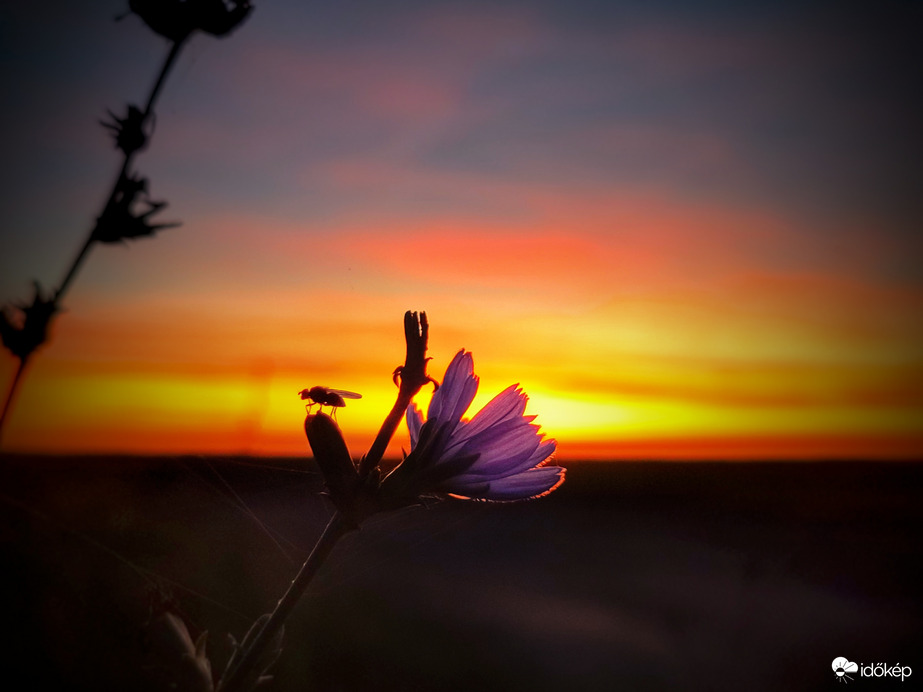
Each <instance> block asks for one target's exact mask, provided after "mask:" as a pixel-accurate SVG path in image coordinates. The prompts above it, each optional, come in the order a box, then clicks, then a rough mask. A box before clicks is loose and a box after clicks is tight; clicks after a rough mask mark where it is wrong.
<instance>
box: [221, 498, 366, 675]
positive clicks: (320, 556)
mask: <svg viewBox="0 0 923 692" xmlns="http://www.w3.org/2000/svg"><path fill="white" fill-rule="evenodd" d="M352 528H354V527H353V525H351V524H350V523H349V522H348V521H346V520H345V519H344V517H343V515H342V514H341V513H340V512H339V511H337V512H334V514H333V516H332V517H330V521H329V522H328V523H327V526H326V528H324V532H323V533H322V534H321V535H320V538H318V539H317V543H316V544H315V545H314V549H313V550H312V551H311V554H310V555H308V558H307V559H306V560H305V561H304V564H303V565H302V566H301V570H299V572H298V574H297V575H296V576H295V578H294V579H293V580H292V583H291V584H290V585H289V587H288V590H287V591H286V592H285V594H284V595H283V596H282V598H281V599H279V602H278V603H277V604H276V609H275V610H274V611H273V612H272V614H271V615H270V617H269V620H267V621H266V624H265V625H263V629H261V630H260V632H259V634H257V635H256V637H255V638H254V639H253V642H252V643H251V644H250V645H249V646H248V647H247V649H246V651H244V652H243V653H242V654H241V655H240V657H239V658H238V659H237V662H236V664H235V665H234V666H233V667H232V668H231V669H230V670H228V672H227V673H226V674H225V675H224V677H222V679H221V682H220V683H219V685H218V692H242V691H243V689H244V688H242V687H241V685H242V684H244V681H245V680H246V679H247V677H248V676H249V675H250V674H251V673H252V672H253V667H254V666H255V665H256V663H257V662H258V661H259V659H260V656H261V655H262V653H263V651H264V649H265V648H266V647H267V646H268V645H269V644H270V643H271V642H272V640H273V638H274V637H275V635H276V633H277V632H278V631H279V630H280V628H281V627H282V625H283V624H285V621H286V620H287V619H288V616H289V615H291V613H292V611H293V610H294V609H295V605H296V604H297V603H298V601H299V599H300V598H301V597H302V596H303V595H304V592H305V590H306V589H307V588H308V584H310V583H311V580H312V579H313V578H314V575H315V574H317V571H318V570H319V569H320V566H321V565H322V564H323V562H324V560H326V559H327V556H328V555H330V551H331V550H333V547H334V546H335V545H336V543H337V541H339V540H340V538H342V537H343V536H344V535H345V534H346V533H348V532H349V531H350V530H352Z"/></svg>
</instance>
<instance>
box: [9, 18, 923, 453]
mask: <svg viewBox="0 0 923 692" xmlns="http://www.w3.org/2000/svg"><path fill="white" fill-rule="evenodd" d="M127 4H128V3H127V0H114V1H109V0H96V1H94V2H81V3H72V2H63V1H59V2H42V3H5V4H4V5H3V7H2V9H0V88H2V93H3V95H4V96H3V100H4V105H3V108H2V109H0V118H2V129H0V143H2V148H0V151H2V156H3V174H2V175H3V178H2V186H0V195H2V202H3V207H2V208H3V226H2V230H0V233H2V236H0V239H2V245H0V302H3V303H10V302H19V301H26V300H29V299H31V295H32V288H31V281H32V280H33V279H38V280H39V281H40V282H41V283H42V284H43V285H44V286H45V287H46V288H48V289H51V288H54V287H56V286H57V285H58V284H59V283H60V281H61V279H62V278H63V274H64V272H65V271H66V269H67V266H68V264H69V262H70V261H71V259H72V257H73V256H74V254H75V253H76V252H77V250H78V249H79V247H80V245H81V243H82V242H83V239H84V237H85V235H86V233H87V232H88V230H89V229H90V228H91V226H92V223H93V219H94V218H95V216H96V215H97V214H98V213H99V210H100V205H101V204H102V202H103V201H104V200H105V197H106V195H107V193H108V190H109V187H110V186H111V184H112V180H113V178H114V176H115V174H116V172H117V168H118V165H119V162H120V158H119V153H118V152H117V151H116V150H115V149H114V148H113V146H112V143H111V140H110V138H109V136H108V134H107V133H106V132H105V131H104V130H103V128H102V127H100V126H99V124H98V121H99V120H100V119H102V118H104V117H105V114H106V109H107V108H109V109H111V110H113V111H115V112H116V113H119V114H121V113H123V112H124V108H125V103H126V102H134V103H139V104H140V103H141V102H142V101H143V99H144V98H145V97H146V94H147V92H148V89H149V88H150V85H151V82H152V80H153V77H154V75H155V73H156V71H157V69H158V68H159V65H160V63H161V61H162V60H163V58H164V56H165V55H166V52H167V49H168V44H167V43H166V41H165V40H164V39H162V38H160V37H159V36H157V35H155V34H153V33H152V32H151V31H150V30H148V29H147V27H145V26H144V25H143V23H142V22H141V21H140V19H139V18H138V17H136V16H133V15H130V16H127V17H125V18H124V19H122V20H121V21H119V22H116V21H113V18H114V17H115V16H116V15H118V14H120V13H122V12H123V11H124V10H125V9H127ZM254 4H255V9H254V11H253V13H252V15H251V17H250V18H249V20H248V21H247V22H246V23H245V24H244V25H243V26H241V27H240V29H239V30H238V31H237V32H236V33H234V34H233V35H231V36H229V37H227V38H225V39H216V38H213V37H211V36H206V35H197V36H196V37H194V38H193V40H192V41H191V42H190V43H189V44H188V45H186V46H185V47H184V49H183V52H182V53H181V55H180V58H179V62H178V63H177V65H176V68H175V69H174V71H173V72H172V73H171V75H170V76H169V79H168V81H167V83H166V85H165V88H164V91H163V93H162V95H161V98H160V100H159V102H158V106H157V108H156V114H157V119H156V128H155V131H154V135H153V139H152V142H151V144H150V146H149V148H148V149H147V150H146V151H144V152H142V153H141V154H139V155H138V157H137V159H136V161H137V164H136V166H135V169H136V171H137V172H138V173H140V174H142V175H144V176H146V177H148V178H149V179H150V192H151V196H152V198H154V199H163V200H167V201H168V202H169V207H168V208H167V209H165V210H164V211H162V212H161V213H160V214H159V219H160V220H162V221H174V220H179V221H182V224H183V225H182V226H181V227H179V228H174V229H169V230H165V231H163V232H161V233H160V234H159V235H158V236H157V237H156V238H153V239H140V240H137V241H135V242H132V243H131V244H126V245H124V246H97V247H95V248H94V249H93V251H92V253H91V255H90V257H89V258H88V260H87V262H86V263H85V265H84V266H83V268H82V269H81V272H80V274H79V275H78V276H77V278H76V280H75V282H74V284H73V286H72V288H71V289H70V290H69V292H68V294H67V296H66V299H65V308H66V311H65V312H64V313H63V314H61V315H60V316H59V317H58V318H57V320H56V321H55V322H54V324H53V330H52V339H51V342H50V344H48V345H47V346H45V347H44V348H43V349H42V350H41V351H40V352H39V353H38V354H36V356H35V357H34V358H33V359H32V361H31V362H30V364H29V369H28V372H27V374H26V378H25V380H24V383H23V386H22V389H21V392H20V395H19V397H18V399H17V401H16V406H15V408H14V410H13V413H12V414H11V417H10V419H9V420H8V424H7V428H6V429H5V430H4V431H3V440H2V447H3V449H4V450H8V451H19V452H55V453H57V452H78V453H84V452H88V453H89V452H138V453H189V452H191V453H221V454H225V453H233V454H236V453H246V454H285V455H297V454H304V453H307V445H306V442H305V439H304V433H303V430H302V421H303V418H304V406H303V403H302V402H301V401H300V400H299V398H298V396H297V394H296V392H298V391H299V390H300V389H302V388H304V387H308V386H311V385H315V384H324V385H328V386H332V387H338V388H343V389H349V390H354V391H357V392H361V393H362V394H363V398H362V399H361V400H360V401H353V402H349V405H348V406H347V407H346V408H345V409H342V410H341V411H340V412H339V413H338V420H339V422H340V425H341V427H342V428H343V430H344V434H345V435H346V439H347V442H348V444H349V446H350V449H351V451H352V453H353V454H355V455H357V456H358V455H360V454H362V453H363V452H364V451H366V449H367V447H368V445H369V443H370V442H371V439H372V437H373V436H374V433H375V431H376V429H377V426H378V425H379V424H380V422H381V420H382V419H383V418H384V416H385V414H386V413H387V411H388V409H389V408H390V406H391V404H392V403H393V398H394V395H395V388H394V385H393V384H392V382H391V372H392V370H393V369H394V367H395V366H397V365H398V364H400V363H401V362H402V360H403V349H404V346H403V334H402V316H403V313H404V311H405V310H408V309H410V310H425V311H426V312H427V314H428V316H429V320H430V325H431V336H430V351H429V354H430V355H431V356H432V358H433V359H432V361H431V362H430V368H431V374H433V375H435V376H436V377H437V378H440V377H441V376H442V374H443V372H444V370H445V367H446V365H447V364H448V363H449V361H450V360H451V358H452V356H453V355H454V354H455V352H456V351H457V350H458V349H460V348H466V349H468V350H470V351H472V352H473V353H474V359H475V370H476V372H477V373H478V374H479V375H480V376H481V391H480V393H479V395H478V398H477V399H476V401H475V407H479V406H481V405H483V404H484V403H486V402H487V401H488V400H489V398H490V397H491V396H492V395H493V394H496V393H498V392H499V391H501V390H502V389H504V388H505V387H506V386H507V385H509V384H511V383H513V382H519V383H520V384H521V385H522V386H523V388H524V389H525V391H526V392H527V393H528V394H529V395H530V403H529V410H528V411H529V412H530V413H534V414H537V415H538V418H537V421H536V422H537V423H541V424H542V426H543V430H544V431H545V432H547V434H548V435H550V436H553V437H555V438H556V439H557V440H558V442H559V455H560V457H561V459H562V460H565V461H566V460H568V459H577V458H588V457H594V458H646V459H661V458H748V459H763V458H780V457H781V458H801V457H810V458H815V457H861V458H907V457H923V271H921V266H923V134H921V127H920V123H921V122H923V90H921V84H923V48H921V46H923V3H920V2H914V1H911V0H894V1H889V0H885V1H881V2H862V3H860V2H840V1H830V2H817V3H810V4H807V3H778V2H768V1H767V2H743V3H736V4H728V3H717V2H714V3H712V2H706V3H686V2H658V1H656V0H654V1H648V2H641V1H638V2H620V1H612V2H601V1H596V0H521V1H514V0H511V1H500V2H497V1H492V2H471V1H461V0H459V1H458V2H449V1H443V0H427V1H425V2H424V1H422V0H402V1H397V0H392V1H389V2H385V1H377V2H376V1H374V0H366V1H364V2H358V1H349V0H346V1H341V2H336V3H315V2H306V1H304V0H254ZM16 364H17V361H16V360H15V359H14V358H13V357H12V356H11V355H10V354H9V353H8V352H6V351H4V352H3V353H2V355H0V386H2V392H3V393H4V394H5V392H6V389H7V387H8V386H9V382H10V381H11V379H12V376H13V373H14V372H15V369H16ZM426 398H427V397H426V396H422V397H421V398H420V403H422V404H425V402H426ZM407 444H408V438H407V434H406V430H404V429H402V430H401V432H400V434H399V436H398V437H397V438H396V439H395V442H394V444H393V446H392V452H393V453H395V454H397V453H399V450H400V448H401V446H404V447H405V448H406V446H407Z"/></svg>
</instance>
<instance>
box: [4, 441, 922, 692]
mask: <svg viewBox="0 0 923 692" xmlns="http://www.w3.org/2000/svg"><path fill="white" fill-rule="evenodd" d="M0 480H2V486H0V487H2V490H0V498H2V502H0V513H2V519H0V536H2V544H0V545H2V555H3V564H4V570H3V581H2V586H3V587H4V588H3V589H2V593H3V594H4V600H5V601H6V603H5V607H4V612H5V613H6V615H7V619H6V627H7V634H8V636H7V640H8V643H7V644H6V645H5V647H3V649H2V650H3V652H4V653H3V655H4V658H5V659H6V660H5V663H6V669H7V670H8V671H11V672H12V671H17V672H20V673H21V674H22V675H24V676H25V678H26V679H27V680H29V684H28V685H27V687H26V688H27V689H39V688H48V689H62V690H63V689H67V690H78V689H87V690H90V689H92V690H109V689H112V690H125V689H134V690H155V689H166V688H165V687H164V686H163V677H162V675H161V673H162V672H163V671H162V669H161V668H160V667H159V663H158V662H157V661H156V660H155V659H154V658H153V657H152V653H151V642H150V641H148V639H147V638H146V635H145V632H144V629H143V623H144V621H145V619H146V617H147V615H148V608H149V602H150V595H151V592H152V584H154V583H156V584H158V585H159V589H160V591H161V592H165V593H167V594H169V595H171V596H172V597H173V598H174V600H175V602H176V603H177V604H178V605H179V607H180V608H181V610H182V614H183V616H184V617H185V618H186V620H187V622H188V624H189V628H190V630H191V631H192V635H193V637H195V636H196V635H197V634H198V633H199V632H200V631H201V630H203V629H208V630H209V632H210V634H209V644H208V653H209V655H210V656H211V657H212V659H213V665H214V666H215V667H216V668H218V669H219V670H220V669H222V668H223V665H224V661H225V660H226V657H227V655H228V653H229V645H228V643H227V640H226V634H227V633H228V632H231V633H233V634H234V635H235V636H236V637H238V638H240V637H241V636H242V635H243V633H244V632H245V631H246V629H247V627H248V626H249V624H250V623H251V622H252V621H253V619H254V618H256V617H257V616H258V615H259V614H261V613H263V612H267V611H269V610H271V609H272V607H273V605H274V604H275V601H276V600H277V599H278V598H279V596H280V595H281V594H282V592H283V590H284V589H285V587H286V586H287V584H288V582H289V580H290V579H291V578H292V577H293V576H294V574H295V572H296V571H297V569H298V565H300V563H301V561H302V560H303V558H304V556H305V554H306V552H307V551H308V550H309V549H310V547H311V545H312V544H313V542H314V540H315V539H316V537H317V535H318V534H319V532H320V531H321V529H322V528H323V525H324V522H325V521H326V519H327V517H328V516H329V513H330V511H331V510H330V505H329V503H328V501H327V500H326V499H325V498H322V497H319V496H318V492H319V491H320V478H319V476H318V474H317V473H316V471H315V469H314V467H313V462H311V461H310V460H258V459H257V460H252V459H243V460H242V459H228V458H224V459H222V458H208V459H206V458H170V459H154V458H152V459H140V458H89V457H88V458H73V459H66V458H41V457H39V458H17V457H8V458H7V459H6V463H5V464H4V466H3V468H2V471H0ZM238 498H239V499H242V500H243V501H244V502H245V503H246V506H247V507H249V508H250V510H252V511H253V512H254V513H255V514H256V515H257V516H258V517H259V518H260V519H261V520H262V521H263V522H264V523H265V525H266V526H267V527H269V528H268V530H269V531H270V532H271V533H272V534H273V537H272V538H270V535H269V534H267V532H266V531H264V530H263V529H261V528H260V526H259V525H258V524H257V523H256V522H255V521H254V520H253V518H251V517H250V516H248V515H247V514H246V513H245V512H244V511H243V510H241V509H240V508H239V507H238V506H237V505H236V504H235V503H236V502H237V499H238ZM921 519H923V464H915V463H900V464H884V463H833V462H829V463H766V464H756V463H751V464H732V463H715V464H711V463H709V464H704V463H703V464H694V463H678V464H676V463H583V464H576V465H574V464H572V465H570V467H569V470H568V479H567V482H566V483H565V484H564V485H563V486H562V488H561V489H560V490H558V491H557V492H556V493H554V494H552V495H551V496H549V497H547V498H543V499H541V500H538V501H535V502H530V503H524V504H513V505H485V504H474V503H462V502H449V503H444V504H441V505H438V506H435V507H432V508H414V509H409V510H402V511H399V512H397V513H394V514H391V515H381V516H377V517H375V518H373V519H371V520H369V521H368V523H367V524H366V525H364V526H363V528H362V529H361V530H360V531H358V532H355V533H353V534H351V535H349V536H347V537H346V538H345V539H343V540H342V541H341V543H340V544H339V545H338V546H337V547H336V549H335V550H334V552H333V555H332V557H331V558H330V560H329V561H328V562H327V564H326V565H325V566H324V568H323V570H322V571H321V573H320V575H319V576H318V578H317V579H316V581H315V582H314V583H313V584H312V586H311V588H310V589H309V592H308V594H307V596H306V597H305V599H304V600H303V601H302V602H301V603H300V604H299V606H298V608H297V611H296V613H295V615H294V617H293V618H292V620H291V621H290V622H289V624H288V626H287V633H286V641H285V647H284V650H283V653H282V657H281V659H280V660H279V662H278V664H277V666H276V668H275V672H276V674H277V678H276V681H275V683H274V685H273V686H271V687H269V688H268V689H270V690H286V691H287V690H315V691H320V690H384V691H390V690H511V689H529V690H565V689H566V690H612V689H626V690H660V689H696V690H723V689H728V690H739V689H747V690H782V689H785V690H800V689H805V690H814V689H827V688H828V687H832V686H833V685H834V684H835V683H836V678H835V676H834V674H833V672H832V670H831V667H830V664H831V661H832V660H833V659H834V658H836V657H838V656H845V657H847V658H849V659H850V660H852V661H859V662H863V661H864V662H872V661H874V662H889V663H891V664H897V663H901V664H902V665H909V666H911V668H913V669H914V671H915V672H914V676H916V675H920V676H923V655H921V654H920V651H921V648H920V644H921V643H923V637H921V634H923V630H921V626H920V625H921V610H923V609H921V606H923V599H921V596H920V587H919V584H920V583H921V577H923V568H921V565H923V559H921V558H923V546H921V543H920V540H919V536H920V528H921V526H923V521H921ZM277 542H278V545H277ZM279 545H281V546H282V547H281V548H280V547H279ZM283 551H284V552H283ZM285 553H287V554H288V557H286V555H285ZM857 682H861V683H862V684H864V685H865V686H866V687H868V685H870V684H873V685H874V688H875V689H887V688H889V687H891V686H896V685H900V682H899V681H882V680H876V681H869V680H862V681H857Z"/></svg>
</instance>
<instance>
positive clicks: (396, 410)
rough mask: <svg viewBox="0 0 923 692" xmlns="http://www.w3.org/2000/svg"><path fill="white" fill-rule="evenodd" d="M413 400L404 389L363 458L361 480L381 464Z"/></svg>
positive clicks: (360, 471) (360, 468) (360, 472)
mask: <svg viewBox="0 0 923 692" xmlns="http://www.w3.org/2000/svg"><path fill="white" fill-rule="evenodd" d="M412 400H413V394H411V393H410V392H405V391H404V390H403V388H402V389H401V390H400V391H399V392H398V394H397V401H395V402H394V406H393V407H392V408H391V412H390V413H388V417H387V418H385V422H384V423H382V424H381V429H380V430H379V431H378V435H377V436H376V437H375V441H374V442H372V446H371V447H370V448H369V453H368V454H366V455H365V456H364V457H363V458H362V463H361V464H360V466H359V478H365V477H366V476H368V475H369V473H371V472H372V469H374V468H375V467H376V466H378V464H379V463H381V458H382V457H383V456H384V454H385V450H386V449H387V448H388V443H390V442H391V438H392V437H394V433H395V431H396V430H397V426H398V425H400V423H401V420H402V419H403V418H404V412H405V411H406V410H407V407H408V406H410V402H411V401H412Z"/></svg>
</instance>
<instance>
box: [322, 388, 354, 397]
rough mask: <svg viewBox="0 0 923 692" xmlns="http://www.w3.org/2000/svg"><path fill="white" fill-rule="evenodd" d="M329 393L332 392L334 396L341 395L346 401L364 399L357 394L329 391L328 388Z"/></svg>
mask: <svg viewBox="0 0 923 692" xmlns="http://www.w3.org/2000/svg"><path fill="white" fill-rule="evenodd" d="M327 391H328V392H332V393H333V394H339V395H340V396H341V397H343V398H344V399H361V398H362V395H361V394H356V392H349V391H346V390H345V389H329V388H328V389H327Z"/></svg>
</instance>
